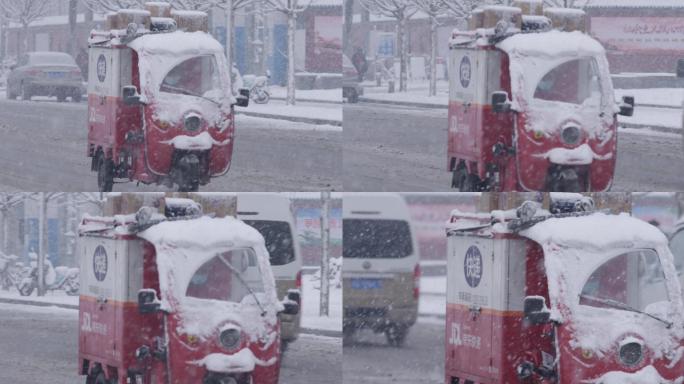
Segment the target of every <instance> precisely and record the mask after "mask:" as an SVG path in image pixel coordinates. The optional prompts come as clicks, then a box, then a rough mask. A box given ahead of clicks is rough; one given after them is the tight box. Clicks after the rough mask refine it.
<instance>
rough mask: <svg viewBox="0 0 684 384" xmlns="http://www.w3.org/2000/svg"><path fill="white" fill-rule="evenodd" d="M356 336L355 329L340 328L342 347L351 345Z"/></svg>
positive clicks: (349, 327) (350, 327) (351, 327)
mask: <svg viewBox="0 0 684 384" xmlns="http://www.w3.org/2000/svg"><path fill="white" fill-rule="evenodd" d="M355 334H356V328H355V327H353V326H349V325H348V326H346V327H343V328H342V345H344V344H351V343H353V342H354V335H355Z"/></svg>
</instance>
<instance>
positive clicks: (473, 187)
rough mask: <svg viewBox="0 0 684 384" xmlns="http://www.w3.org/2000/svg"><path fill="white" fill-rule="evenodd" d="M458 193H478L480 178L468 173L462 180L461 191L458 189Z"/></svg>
mask: <svg viewBox="0 0 684 384" xmlns="http://www.w3.org/2000/svg"><path fill="white" fill-rule="evenodd" d="M459 192H480V178H479V177H478V176H477V175H475V174H473V173H470V174H468V175H467V176H466V177H465V179H464V180H463V189H459Z"/></svg>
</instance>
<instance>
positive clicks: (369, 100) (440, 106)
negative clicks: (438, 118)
mask: <svg viewBox="0 0 684 384" xmlns="http://www.w3.org/2000/svg"><path fill="white" fill-rule="evenodd" d="M359 101H361V102H364V103H373V104H389V105H400V106H404V107H416V108H429V109H448V106H447V105H443V104H429V103H412V102H409V101H395V100H378V99H373V98H368V97H359Z"/></svg>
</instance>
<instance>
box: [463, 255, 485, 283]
mask: <svg viewBox="0 0 684 384" xmlns="http://www.w3.org/2000/svg"><path fill="white" fill-rule="evenodd" d="M463 273H464V274H465V279H466V282H467V283H468V285H470V286H471V287H473V288H475V287H477V286H478V285H480V279H482V254H480V250H479V249H478V248H477V247H476V246H474V245H472V246H470V248H468V250H467V251H466V254H465V259H464V260H463Z"/></svg>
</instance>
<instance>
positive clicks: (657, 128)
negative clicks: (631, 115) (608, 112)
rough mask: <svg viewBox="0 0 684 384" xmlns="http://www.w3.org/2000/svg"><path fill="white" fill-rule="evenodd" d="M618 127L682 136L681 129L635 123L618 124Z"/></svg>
mask: <svg viewBox="0 0 684 384" xmlns="http://www.w3.org/2000/svg"><path fill="white" fill-rule="evenodd" d="M618 127H620V128H635V129H650V130H652V131H655V132H662V133H673V134H676V135H681V134H684V133H682V132H684V131H682V129H681V128H673V127H663V126H659V125H649V124H636V123H618Z"/></svg>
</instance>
